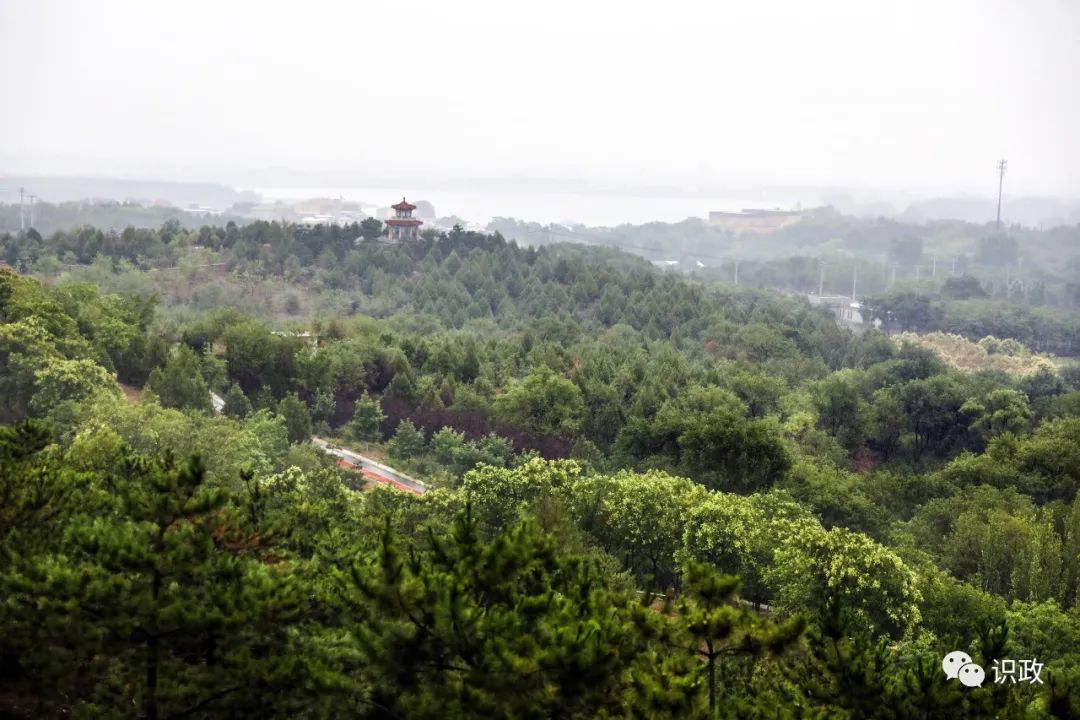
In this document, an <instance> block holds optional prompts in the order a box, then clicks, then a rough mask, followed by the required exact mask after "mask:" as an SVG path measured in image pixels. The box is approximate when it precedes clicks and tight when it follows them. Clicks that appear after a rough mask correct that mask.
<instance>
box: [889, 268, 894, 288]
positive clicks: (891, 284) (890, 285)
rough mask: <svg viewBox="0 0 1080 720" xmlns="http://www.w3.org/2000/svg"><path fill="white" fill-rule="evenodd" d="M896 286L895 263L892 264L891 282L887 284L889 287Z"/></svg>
mask: <svg viewBox="0 0 1080 720" xmlns="http://www.w3.org/2000/svg"><path fill="white" fill-rule="evenodd" d="M895 284H896V263H893V264H892V282H891V283H889V287H892V286H893V285H895Z"/></svg>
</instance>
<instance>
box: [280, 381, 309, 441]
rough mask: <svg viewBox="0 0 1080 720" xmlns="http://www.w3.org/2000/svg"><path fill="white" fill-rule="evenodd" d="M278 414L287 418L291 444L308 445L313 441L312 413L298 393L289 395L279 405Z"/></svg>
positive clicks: (286, 425) (286, 422)
mask: <svg viewBox="0 0 1080 720" xmlns="http://www.w3.org/2000/svg"><path fill="white" fill-rule="evenodd" d="M278 414H279V415H281V417H283V418H285V428H286V430H287V431H288V434H289V442H290V443H306V442H307V441H308V440H310V439H311V413H310V412H309V411H308V407H307V404H306V403H304V401H303V400H301V399H300V398H299V397H298V396H297V395H296V393H289V394H288V395H286V396H285V397H284V398H282V400H281V402H280V403H278Z"/></svg>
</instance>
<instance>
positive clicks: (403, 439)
mask: <svg viewBox="0 0 1080 720" xmlns="http://www.w3.org/2000/svg"><path fill="white" fill-rule="evenodd" d="M426 444H427V442H426V440H425V439H424V434H423V433H422V432H420V431H419V430H417V429H416V426H415V425H413V424H412V421H410V420H402V421H401V422H400V423H398V426H397V430H395V431H394V436H393V437H392V438H390V442H389V443H387V449H388V450H389V451H390V455H391V457H394V458H396V459H400V460H408V459H409V458H412V457H415V456H416V455H418V454H419V453H421V452H423V450H424V446H425V445H426Z"/></svg>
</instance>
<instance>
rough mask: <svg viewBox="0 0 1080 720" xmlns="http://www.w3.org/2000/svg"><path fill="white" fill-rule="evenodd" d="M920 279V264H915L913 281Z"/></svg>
mask: <svg viewBox="0 0 1080 720" xmlns="http://www.w3.org/2000/svg"><path fill="white" fill-rule="evenodd" d="M920 280H922V265H916V266H915V282H919V281H920Z"/></svg>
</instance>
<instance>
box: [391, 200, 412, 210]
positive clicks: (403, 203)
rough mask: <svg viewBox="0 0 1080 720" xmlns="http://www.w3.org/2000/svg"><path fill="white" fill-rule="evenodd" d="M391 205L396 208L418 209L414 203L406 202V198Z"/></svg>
mask: <svg viewBox="0 0 1080 720" xmlns="http://www.w3.org/2000/svg"><path fill="white" fill-rule="evenodd" d="M390 207H392V208H393V209H395V210H415V209H416V206H415V205H413V204H412V203H409V202H406V201H405V198H401V202H399V203H398V204H397V205H391V206H390Z"/></svg>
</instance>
